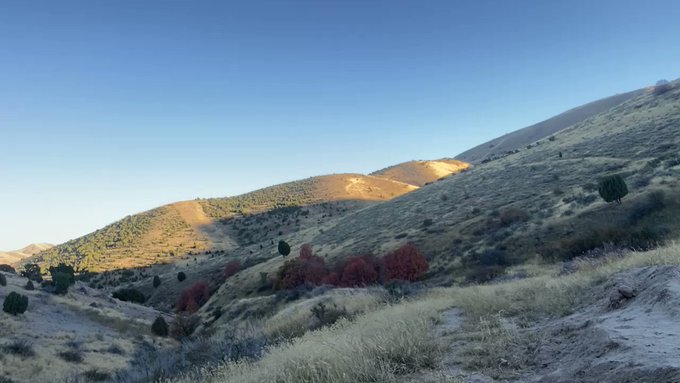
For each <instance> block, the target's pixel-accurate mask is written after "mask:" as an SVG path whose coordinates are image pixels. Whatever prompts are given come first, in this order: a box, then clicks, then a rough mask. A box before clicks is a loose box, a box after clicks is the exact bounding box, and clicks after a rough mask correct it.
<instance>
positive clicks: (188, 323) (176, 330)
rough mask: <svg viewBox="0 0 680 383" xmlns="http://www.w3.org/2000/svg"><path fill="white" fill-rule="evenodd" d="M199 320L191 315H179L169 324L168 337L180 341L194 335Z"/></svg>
mask: <svg viewBox="0 0 680 383" xmlns="http://www.w3.org/2000/svg"><path fill="white" fill-rule="evenodd" d="M198 324H199V319H198V317H196V316H193V315H186V314H179V315H177V316H176V317H175V320H174V321H172V323H171V324H170V336H172V337H173V338H175V339H178V340H181V339H184V338H186V337H188V336H190V335H191V334H193V333H194V330H196V327H198Z"/></svg>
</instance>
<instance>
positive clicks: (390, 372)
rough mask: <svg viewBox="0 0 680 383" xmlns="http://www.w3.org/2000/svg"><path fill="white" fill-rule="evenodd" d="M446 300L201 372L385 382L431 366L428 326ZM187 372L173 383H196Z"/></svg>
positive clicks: (369, 317) (371, 316)
mask: <svg viewBox="0 0 680 383" xmlns="http://www.w3.org/2000/svg"><path fill="white" fill-rule="evenodd" d="M447 305H448V302H446V301H444V300H441V299H431V300H426V301H422V302H413V303H404V304H400V305H395V306H389V307H386V308H384V309H382V310H379V311H375V312H371V313H368V314H366V315H364V316H361V317H359V318H358V319H356V320H355V321H353V322H350V321H346V320H343V321H341V322H339V323H337V324H336V325H334V326H332V327H330V328H326V329H322V330H318V331H313V332H310V333H307V334H305V335H304V336H302V337H301V338H297V339H295V340H293V341H292V342H290V343H287V344H284V345H282V346H279V347H275V348H272V349H270V350H268V351H267V352H266V353H265V355H264V356H263V357H262V358H261V359H260V360H258V361H254V362H252V361H242V362H234V363H226V364H224V365H223V366H221V367H219V368H217V369H215V370H212V371H203V372H202V375H203V376H202V378H201V380H200V381H203V382H220V383H222V382H224V383H228V382H239V383H249V382H252V383H256V382H257V383H266V382H300V383H305V382H310V383H312V382H327V383H350V382H352V383H354V382H386V381H392V380H393V378H394V376H395V375H397V374H402V373H407V372H412V371H417V370H419V369H422V368H427V367H432V366H434V365H435V362H436V358H437V355H438V349H437V346H436V342H435V341H434V339H433V333H432V327H433V326H434V324H435V321H436V318H437V317H438V311H439V310H441V309H443V308H445V307H447ZM195 381H196V378H195V376H191V375H188V376H186V377H183V378H180V379H178V380H177V382H192V383H193V382H195Z"/></svg>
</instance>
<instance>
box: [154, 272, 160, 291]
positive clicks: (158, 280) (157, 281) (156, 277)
mask: <svg viewBox="0 0 680 383" xmlns="http://www.w3.org/2000/svg"><path fill="white" fill-rule="evenodd" d="M160 285H161V278H160V277H159V276H158V275H155V276H154V277H153V288H154V289H156V288H158V286H160Z"/></svg>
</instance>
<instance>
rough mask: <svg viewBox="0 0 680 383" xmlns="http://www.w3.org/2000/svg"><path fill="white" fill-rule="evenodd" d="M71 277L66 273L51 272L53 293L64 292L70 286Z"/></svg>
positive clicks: (61, 293)
mask: <svg viewBox="0 0 680 383" xmlns="http://www.w3.org/2000/svg"><path fill="white" fill-rule="evenodd" d="M71 281H72V277H71V276H70V275H69V274H66V273H60V272H56V273H53V274H52V284H53V285H54V293H55V294H60V295H63V294H66V293H67V292H68V288H69V287H70V286H71Z"/></svg>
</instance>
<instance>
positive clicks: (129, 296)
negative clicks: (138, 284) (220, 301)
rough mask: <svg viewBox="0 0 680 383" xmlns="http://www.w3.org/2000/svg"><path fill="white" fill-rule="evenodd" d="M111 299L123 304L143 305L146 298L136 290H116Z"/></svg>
mask: <svg viewBox="0 0 680 383" xmlns="http://www.w3.org/2000/svg"><path fill="white" fill-rule="evenodd" d="M113 297H114V298H116V299H118V300H121V301H123V302H134V303H144V302H145V301H146V297H145V296H144V294H142V292H141V291H139V290H137V289H118V290H116V291H114V292H113Z"/></svg>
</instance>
